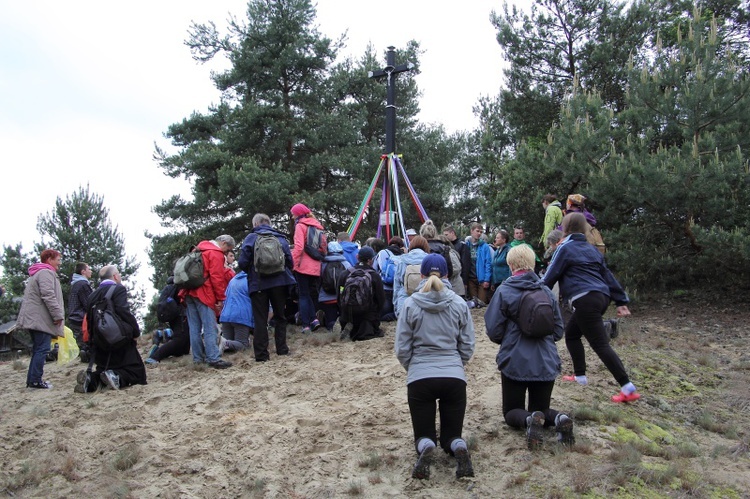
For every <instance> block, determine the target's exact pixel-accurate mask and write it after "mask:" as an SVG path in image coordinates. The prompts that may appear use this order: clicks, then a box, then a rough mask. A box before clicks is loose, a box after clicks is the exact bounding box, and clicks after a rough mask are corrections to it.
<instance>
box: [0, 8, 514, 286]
mask: <svg viewBox="0 0 750 499" xmlns="http://www.w3.org/2000/svg"><path fill="white" fill-rule="evenodd" d="M526 1H527V0H524V2H515V3H516V4H519V5H520V4H522V3H526ZM246 6H247V2H246V1H244V0H210V1H206V0H179V1H177V0H170V1H167V0H158V1H153V0H150V1H145V0H134V1H131V2H126V3H121V2H102V1H91V0H76V1H73V2H61V1H59V0H54V1H52V0H34V1H26V2H19V1H16V0H0V162H1V164H2V172H3V178H4V180H5V181H4V182H3V186H4V189H3V191H2V196H3V199H2V201H3V203H2V206H3V208H2V210H3V213H2V216H1V217H0V242H1V243H2V244H3V245H15V244H16V243H19V242H20V243H23V247H24V250H25V251H27V252H28V251H30V250H31V249H32V245H33V243H34V242H38V241H40V240H41V236H40V234H39V233H38V232H37V230H36V222H37V219H38V217H39V215H40V214H42V213H48V212H50V211H51V210H52V208H53V207H54V204H55V200H56V199H57V197H58V196H59V197H61V198H63V199H65V198H66V197H67V196H69V195H70V194H71V193H73V192H75V191H77V190H78V188H79V186H84V187H85V186H86V185H87V184H88V185H89V186H90V189H91V191H92V192H94V193H97V194H99V195H101V196H103V198H104V204H105V206H106V207H107V208H108V209H109V210H110V219H111V221H112V223H113V224H114V225H116V226H117V227H118V229H119V230H120V232H121V233H122V234H123V235H124V238H125V249H126V253H127V254H128V255H134V256H135V257H136V258H137V259H138V260H139V262H141V264H142V265H141V271H140V272H139V275H138V276H137V279H138V282H139V283H142V284H144V285H147V284H148V278H149V277H150V275H151V269H150V267H148V266H147V257H146V250H147V248H148V245H149V240H148V239H147V238H146V237H144V235H143V234H144V230H149V231H151V232H154V233H157V234H158V233H161V232H162V231H163V230H162V229H161V227H160V225H159V219H158V217H156V215H154V214H153V213H152V211H151V209H152V207H153V206H154V205H156V204H158V203H159V202H160V201H161V200H163V199H166V198H168V197H169V196H171V195H173V194H175V193H180V194H183V195H189V192H190V191H189V187H188V185H187V183H186V182H184V181H180V180H174V179H170V178H168V177H166V176H164V175H163V174H162V173H161V170H160V169H159V168H158V167H157V165H156V163H155V162H154V161H153V159H152V156H153V152H154V144H155V143H156V144H158V145H159V146H161V147H167V148H168V147H169V143H168V141H167V140H165V139H164V138H163V133H164V132H165V131H166V129H167V127H168V126H169V125H170V124H172V123H175V122H178V121H181V120H182V119H183V118H185V117H188V116H189V115H190V114H191V113H192V112H193V111H198V112H205V111H206V110H207V108H208V106H209V105H210V104H211V103H216V102H218V100H219V93H218V91H217V90H216V89H215V88H214V86H213V85H212V82H211V80H210V78H209V73H210V70H211V68H212V67H213V68H217V67H218V66H216V65H212V63H209V64H208V65H201V64H199V63H197V62H195V61H193V59H192V58H191V55H190V52H189V50H188V48H187V47H186V46H185V45H184V43H183V42H184V40H185V39H186V38H187V30H188V28H189V26H190V23H191V21H196V22H199V23H203V22H207V21H214V22H215V23H216V25H217V26H218V27H220V28H221V27H224V26H225V25H226V19H227V18H228V17H229V15H230V14H232V15H234V16H236V17H238V18H240V19H243V18H246V10H247V9H246ZM492 9H496V10H497V11H498V12H500V11H501V9H502V2H500V1H496V0H493V1H489V0H468V1H464V2H456V1H455V0H424V1H422V0H378V1H374V0H373V1H369V0H359V1H351V0H319V1H318V3H317V10H318V19H317V22H318V25H319V31H320V32H321V33H323V34H325V35H327V36H329V37H331V38H333V39H336V38H338V36H339V35H341V34H343V33H344V32H345V31H347V30H348V41H347V48H346V50H345V53H350V54H353V55H355V56H356V57H358V56H359V55H361V54H362V53H364V51H365V48H366V46H367V44H368V43H372V44H373V46H374V48H375V50H376V51H377V52H378V53H383V52H384V51H385V50H386V48H387V47H388V46H389V45H394V46H396V47H397V48H403V47H404V46H405V43H406V42H407V41H408V40H411V39H414V40H417V41H418V42H419V43H420V44H421V47H422V49H423V50H425V54H424V55H423V57H422V60H421V71H422V72H421V74H420V75H419V76H418V77H417V84H418V85H419V88H420V90H421V91H422V93H423V97H422V99H421V101H420V107H421V110H422V111H421V114H420V119H421V121H423V122H425V123H435V124H442V125H443V126H445V128H446V130H447V131H449V132H452V131H456V130H469V129H473V128H474V127H475V126H476V120H475V118H474V116H473V114H472V106H473V105H475V104H476V102H477V99H478V98H479V97H480V96H482V95H496V94H497V93H498V91H499V89H500V87H501V85H502V83H503V79H502V64H503V61H502V52H501V51H500V48H499V46H498V44H497V42H496V41H495V31H494V29H493V27H492V25H491V24H490V22H489V17H490V12H491V11H492ZM401 62H403V61H397V63H401ZM384 127H385V122H384ZM378 160H379V158H373V171H374V170H375V168H376V167H377V162H378ZM405 164H406V165H407V166H408V158H406V157H405ZM147 292H148V293H149V294H152V293H154V292H155V290H152V289H151V288H150V285H149V286H148V288H147Z"/></svg>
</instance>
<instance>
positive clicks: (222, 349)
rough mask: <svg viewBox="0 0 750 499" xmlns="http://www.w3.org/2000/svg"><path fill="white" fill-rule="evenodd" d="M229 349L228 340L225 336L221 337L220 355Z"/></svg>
mask: <svg viewBox="0 0 750 499" xmlns="http://www.w3.org/2000/svg"><path fill="white" fill-rule="evenodd" d="M226 349H227V339H226V338H224V337H223V336H219V353H220V354H223V353H224V350H226Z"/></svg>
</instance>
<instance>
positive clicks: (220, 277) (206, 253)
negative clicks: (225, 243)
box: [179, 241, 227, 309]
mask: <svg viewBox="0 0 750 499" xmlns="http://www.w3.org/2000/svg"><path fill="white" fill-rule="evenodd" d="M198 249H199V250H201V257H202V258H203V274H204V275H205V276H206V282H204V283H203V285H202V286H201V287H200V288H196V289H183V290H181V291H180V293H179V296H180V298H182V299H184V298H185V297H186V296H192V297H193V298H197V299H198V300H200V302H201V303H203V304H204V305H206V306H207V307H209V308H212V309H213V308H214V307H215V306H216V303H217V302H220V301H224V300H225V299H226V294H225V292H226V289H227V278H226V267H224V262H225V261H226V259H225V257H224V252H223V251H221V248H219V246H217V245H216V243H214V242H213V241H201V242H200V243H198Z"/></svg>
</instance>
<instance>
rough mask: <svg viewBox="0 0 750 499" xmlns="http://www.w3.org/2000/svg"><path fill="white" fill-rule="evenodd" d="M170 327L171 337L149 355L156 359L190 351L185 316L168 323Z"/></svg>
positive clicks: (159, 359) (188, 332) (185, 353)
mask: <svg viewBox="0 0 750 499" xmlns="http://www.w3.org/2000/svg"><path fill="white" fill-rule="evenodd" d="M169 327H170V328H172V339H171V340H169V341H167V342H166V343H164V344H163V345H161V346H160V347H159V348H157V349H156V351H155V352H154V353H153V354H152V355H151V358H152V359H154V360H157V361H160V362H161V360H162V359H166V358H169V357H180V356H182V355H187V354H189V353H190V331H189V329H188V322H187V317H184V316H183V317H182V318H181V319H180V320H176V321H172V322H170V323H169Z"/></svg>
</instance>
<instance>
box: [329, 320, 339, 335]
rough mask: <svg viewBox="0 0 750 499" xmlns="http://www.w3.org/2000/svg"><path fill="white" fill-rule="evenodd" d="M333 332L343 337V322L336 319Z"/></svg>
mask: <svg viewBox="0 0 750 499" xmlns="http://www.w3.org/2000/svg"><path fill="white" fill-rule="evenodd" d="M331 332H332V333H333V334H338V335H339V339H341V336H340V335H341V323H340V322H339V321H336V322H335V323H334V324H333V329H332V330H331Z"/></svg>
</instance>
